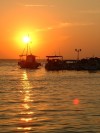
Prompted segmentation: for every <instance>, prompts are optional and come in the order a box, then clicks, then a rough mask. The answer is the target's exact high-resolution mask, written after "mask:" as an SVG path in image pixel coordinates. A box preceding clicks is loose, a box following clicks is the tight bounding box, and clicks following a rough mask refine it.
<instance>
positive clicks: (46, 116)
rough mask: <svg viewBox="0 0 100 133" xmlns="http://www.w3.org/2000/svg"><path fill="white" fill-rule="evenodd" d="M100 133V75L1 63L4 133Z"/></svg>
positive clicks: (0, 111)
mask: <svg viewBox="0 0 100 133" xmlns="http://www.w3.org/2000/svg"><path fill="white" fill-rule="evenodd" d="M3 132H4V133H11V132H12V133H16V132H18V133H100V71H97V72H89V71H67V70H65V71H46V70H45V68H44V67H43V66H41V68H40V69H36V70H29V69H27V70H26V69H20V68H19V67H18V65H17V60H0V133H3Z"/></svg>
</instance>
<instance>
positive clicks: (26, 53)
mask: <svg viewBox="0 0 100 133" xmlns="http://www.w3.org/2000/svg"><path fill="white" fill-rule="evenodd" d="M27 55H28V43H27V52H26V56H27Z"/></svg>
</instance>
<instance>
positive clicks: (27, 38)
mask: <svg viewBox="0 0 100 133" xmlns="http://www.w3.org/2000/svg"><path fill="white" fill-rule="evenodd" d="M30 41H31V40H30V37H29V36H24V37H23V42H24V43H29V42H30Z"/></svg>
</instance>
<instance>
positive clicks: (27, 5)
mask: <svg viewBox="0 0 100 133" xmlns="http://www.w3.org/2000/svg"><path fill="white" fill-rule="evenodd" d="M24 6H26V7H54V6H53V5H34V4H30V5H29V4H26V5H24Z"/></svg>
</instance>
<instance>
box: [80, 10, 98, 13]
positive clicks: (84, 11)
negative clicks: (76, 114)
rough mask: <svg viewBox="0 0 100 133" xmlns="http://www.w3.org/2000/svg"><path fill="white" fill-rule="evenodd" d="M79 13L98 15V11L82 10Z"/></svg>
mask: <svg viewBox="0 0 100 133" xmlns="http://www.w3.org/2000/svg"><path fill="white" fill-rule="evenodd" d="M80 12H81V13H88V14H100V10H83V11H80Z"/></svg>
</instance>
